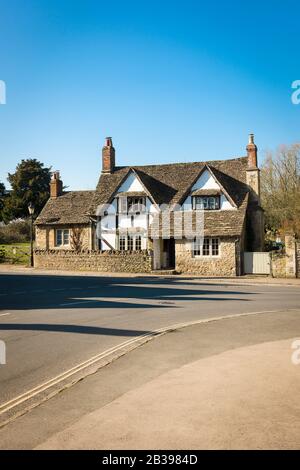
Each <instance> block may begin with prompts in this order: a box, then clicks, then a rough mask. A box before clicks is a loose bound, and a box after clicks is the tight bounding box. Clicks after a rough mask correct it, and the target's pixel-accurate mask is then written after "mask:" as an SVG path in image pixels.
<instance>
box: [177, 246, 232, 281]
mask: <svg viewBox="0 0 300 470" xmlns="http://www.w3.org/2000/svg"><path fill="white" fill-rule="evenodd" d="M191 247H192V245H191V242H189V241H188V240H184V239H183V240H176V243H175V254H176V271H178V272H180V273H192V274H199V275H201V276H236V274H237V267H236V246H235V239H234V238H220V245H219V249H220V254H219V256H216V257H209V256H207V257H206V256H203V257H193V253H192V250H191Z"/></svg>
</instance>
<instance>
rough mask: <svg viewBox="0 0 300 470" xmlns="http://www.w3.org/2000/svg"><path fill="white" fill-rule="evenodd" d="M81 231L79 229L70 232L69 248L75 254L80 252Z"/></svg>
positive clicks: (81, 244)
mask: <svg viewBox="0 0 300 470" xmlns="http://www.w3.org/2000/svg"><path fill="white" fill-rule="evenodd" d="M82 235H83V230H82V228H81V227H75V228H72V231H71V248H72V250H75V251H76V253H80V251H82V246H83V240H82Z"/></svg>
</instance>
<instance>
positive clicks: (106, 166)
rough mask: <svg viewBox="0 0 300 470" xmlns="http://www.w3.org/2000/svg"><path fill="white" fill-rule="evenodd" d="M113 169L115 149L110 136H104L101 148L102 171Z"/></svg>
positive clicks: (111, 171) (112, 170) (106, 171)
mask: <svg viewBox="0 0 300 470" xmlns="http://www.w3.org/2000/svg"><path fill="white" fill-rule="evenodd" d="M114 169H115V149H114V146H113V143H112V138H111V137H106V139H105V145H104V147H103V148H102V173H113V172H114Z"/></svg>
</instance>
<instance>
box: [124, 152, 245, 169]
mask: <svg viewBox="0 0 300 470" xmlns="http://www.w3.org/2000/svg"><path fill="white" fill-rule="evenodd" d="M247 158H248V157H247V156H245V155H244V156H241V157H232V158H223V159H220V160H195V161H189V162H167V163H153V164H151V163H150V164H145V165H120V166H116V170H121V169H124V168H149V167H157V166H170V165H195V164H203V165H205V164H207V165H212V164H213V163H222V162H234V161H238V160H246V159H247Z"/></svg>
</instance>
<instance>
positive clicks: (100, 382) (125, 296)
mask: <svg viewBox="0 0 300 470" xmlns="http://www.w3.org/2000/svg"><path fill="white" fill-rule="evenodd" d="M235 281H236V280H235V279H224V280H222V281H221V280H216V279H215V280H205V279H199V278H190V277H189V278H187V277H181V276H180V277H179V276H178V277H177V276H176V277H171V278H168V277H167V278H164V277H156V276H148V277H145V276H136V277H132V278H125V277H119V276H112V277H104V276H90V275H82V276H81V275H80V276H79V275H76V276H72V275H62V274H60V275H53V274H50V273H47V274H46V273H43V274H38V273H36V272H35V273H34V274H31V273H30V274H28V272H26V271H25V272H18V273H16V272H4V271H2V272H1V273H0V288H1V291H0V309H1V310H0V339H1V340H4V341H5V343H6V345H7V364H6V365H5V366H0V384H1V388H0V425H1V424H3V423H4V422H8V424H6V425H5V426H4V427H2V428H0V448H3V449H4V448H25V449H27V448H36V447H39V446H44V447H45V448H51V446H52V448H57V447H59V446H60V445H61V446H64V447H63V448H77V447H78V448H91V447H92V448H107V447H108V448H131V447H132V445H133V447H135V448H144V446H145V445H146V444H145V443H147V445H146V448H149V446H150V443H151V446H152V447H154V448H163V447H165V448H184V447H186V448H193V447H194V448H201V445H202V446H203V448H213V447H214V446H216V447H217V448H223V447H222V446H224V448H229V447H230V446H233V447H238V446H245V445H246V444H247V442H248V444H247V445H251V446H254V447H256V446H257V448H259V445H262V446H267V447H268V446H269V447H270V446H275V447H276V446H278V445H279V444H280V445H281V446H285V447H288V446H292V447H293V448H295V447H296V446H299V442H298V440H297V436H294V434H293V432H292V430H291V429H288V427H289V426H291V423H292V424H293V429H295V430H297V431H299V430H298V427H297V422H298V419H299V416H298V412H299V409H298V408H297V399H295V400H294V401H293V400H292V395H293V396H294V395H297V391H298V389H299V383H298V382H297V378H298V377H299V371H300V369H299V368H297V367H296V366H294V365H293V366H292V367H291V361H290V355H291V341H292V340H293V339H295V338H297V337H299V338H300V320H299V319H300V316H299V313H300V290H299V289H297V288H295V286H291V285H266V284H261V285H260V284H243V285H238V284H237V283H236V282H235ZM268 312H269V313H268ZM190 323H194V325H193V326H188V327H186V328H182V326H183V325H184V324H190ZM178 324H181V326H180V327H178ZM174 325H177V327H175V328H174ZM159 331H160V332H161V331H163V332H166V331H173V332H169V333H167V334H164V335H163V336H159V335H158V332H159ZM159 334H161V333H159ZM149 340H152V341H149ZM269 343H270V345H269ZM264 348H266V349H264ZM272 348H273V349H272ZM270 351H271V352H270ZM220 355H222V360H221V362H219V361H220ZM267 357H269V358H270V361H269V366H270V367H271V369H270V370H272V371H273V372H274V376H273V375H272V377H273V379H274V380H273V381H272V380H270V377H269V380H267V381H266V380H264V377H266V376H268V364H267V362H268V361H267V362H265V358H267ZM283 357H285V359H284V360H283V359H282V358H283ZM117 358H118V359H117ZM281 359H282V361H281ZM272 361H273V362H272ZM218 364H219V365H218ZM220 364H223V365H226V364H227V366H226V368H225V375H224V370H223V369H222V368H221V369H220V367H221V366H220ZM248 364H249V366H248ZM231 365H232V368H231ZM299 367H300V366H299ZM79 370H80V374H81V375H79V376H78V375H75V372H76V374H78V372H79ZM209 370H211V371H214V374H212V375H211V374H209ZM255 372H256V373H255ZM273 372H272V374H273ZM172 374H173V375H172ZM174 374H175V375H174ZM269 375H270V374H269ZM193 377H194V378H193ZM203 377H205V380H203ZM280 377H281V378H282V379H279V378H280ZM239 378H240V383H239ZM62 379H64V380H62ZM83 379H84V380H83ZM198 379H199V380H198ZM200 379H201V380H200ZM225 379H226V380H225ZM246 379H247V380H246ZM197 380H198V381H197ZM176 381H177V382H176ZM192 382H193V383H194V388H193V386H192ZM176 383H177V388H176V386H175V384H176ZM221 383H224V387H223V389H222V386H221ZM74 384H76V385H74ZM184 384H189V386H188V387H184ZM246 384H248V389H245V388H243V386H246ZM276 384H277V385H276ZM53 385H55V387H53ZM254 385H255V386H254ZM279 385H280V387H282V388H280V387H279ZM253 386H254V390H257V395H253V393H254V392H253V393H252V391H251V387H252V388H253ZM268 387H269V388H268ZM270 387H271V389H270ZM276 387H277V388H276ZM163 390H168V398H167V397H166V395H164V394H163V393H162V394H161V395H159V391H161V392H162V391H163ZM197 390H200V395H199V394H198V398H197V392H196V391H197ZM263 390H265V392H264V393H265V394H264V393H262V391H263ZM274 390H275V391H278V395H277V396H276V394H275V393H274ZM173 391H174V393H173ZM229 391H230V393H229ZM235 391H236V393H235ZM291 391H293V393H292V392H291ZM295 391H296V393H295ZM59 392H61V393H59ZM221 392H222V393H223V394H222V393H221ZM151 396H152V397H156V399H155V400H154V401H153V400H152V405H151ZM179 396H180V397H181V400H179V401H178V399H177V397H179ZM186 396H188V397H190V399H189V400H188V401H187V398H186ZM199 396H200V397H201V400H200V401H199ZM242 396H244V397H245V400H244V401H243V405H241V397H242ZM298 396H299V394H298ZM50 397H51V399H50ZM132 397H134V398H132ZM184 397H185V398H184ZM209 397H211V399H215V400H216V401H215V402H214V401H211V402H210V401H209ZM268 397H271V398H269V399H268ZM276 397H277V398H276ZM285 397H286V398H285ZM248 398H249V400H250V398H251V400H252V402H250V403H249V402H248V401H247V400H248ZM273 398H274V400H275V401H274V402H272V400H273ZM132 399H133V401H130V400H132ZM268 400H269V401H268ZM276 400H277V402H276ZM135 402H136V403H137V404H139V405H138V406H136V407H135V406H133V403H135ZM118 403H120V406H119V405H118ZM130 403H131V405H130ZM180 403H181V404H182V406H183V408H182V409H181V408H180V406H179V405H180ZM268 403H270V404H271V405H272V403H273V405H272V406H271V408H270V410H271V411H272V410H273V411H272V412H271V411H270V414H268V415H264V414H263V413H262V414H261V415H260V413H258V410H261V411H262V412H263V411H264V410H265V409H266V408H267V404H268ZM276 403H278V404H281V406H280V413H278V415H276V413H275V411H274V410H275V409H276ZM172 404H173V405H172ZM222 404H224V407H223V405H222ZM169 405H170V406H171V408H172V410H173V411H172V413H170V408H168V406H169ZM253 407H254V408H255V412H253V409H254V408H253ZM8 408H9V410H8ZM108 408H109V411H108V412H107V411H106V410H107V409H108ZM188 409H189V410H190V412H188ZM126 410H127V411H128V410H129V411H130V413H131V414H129V415H128V414H126V413H127V411H126ZM143 410H144V411H143ZM180 410H181V411H180ZM195 410H199V413H200V414H199V417H198V418H199V419H198V421H197V420H196V421H195V424H194V425H193V426H192V425H191V426H189V425H188V422H190V421H191V422H193V420H192V417H193V415H195ZM205 410H206V411H207V412H208V410H210V411H211V414H210V415H206V414H205V412H206V411H205ZM214 410H215V411H216V415H214V414H213V411H214ZM226 410H228V413H229V414H228V416H230V419H229V418H228V416H227V418H228V419H227V418H226V419H225V418H224V416H225V415H224V413H225V411H226ZM288 410H290V411H291V414H292V415H293V416H295V417H296V418H295V420H293V419H292V418H291V414H289V413H288ZM285 412H286V414H285ZM106 413H108V414H106ZM135 413H137V414H135ZM178 413H179V415H178ZM180 413H181V414H180ZM239 413H241V414H240V415H239ZM253 413H254V416H255V420H254V421H253V422H254V424H253V426H254V427H253V433H254V435H255V434H257V435H259V433H258V431H257V432H255V426H258V427H257V429H261V426H262V424H261V423H262V422H263V420H264V419H267V420H268V419H269V420H270V423H271V424H272V426H271V425H270V426H269V427H268V425H266V428H268V430H269V437H270V440H269V441H266V440H264V439H263V436H267V435H268V432H266V429H264V430H263V432H262V433H261V438H259V439H257V440H256V441H255V436H253V435H252V437H251V435H250V434H247V432H248V431H249V429H250V427H247V430H248V431H247V432H246V431H245V429H244V428H243V426H242V421H243V419H246V420H250V422H252V421H251V419H252V418H253ZM232 414H233V415H234V416H236V420H235V419H233V415H232ZM173 415H174V420H173ZM231 415H232V416H231ZM156 416H157V417H158V424H157V426H158V427H160V429H161V432H158V431H157V432H156V427H155V423H154V421H155V420H156ZM180 416H181V418H182V420H183V421H182V420H181V419H179V418H180ZM184 416H187V417H188V418H187V422H186V424H184V419H185V418H184ZM251 416H252V418H251ZM171 417H172V419H171ZM175 417H176V419H175ZM1 418H5V419H4V421H2V422H1ZM256 418H257V420H256ZM279 418H280V419H279ZM207 419H212V423H215V425H213V426H212V430H210V432H207V433H204V427H203V426H204V425H203V423H204V422H206V423H207ZM99 420H100V421H99ZM177 420H178V423H180V425H178V426H176V422H177ZM202 420H203V421H202ZM231 422H232V423H235V426H233V428H232V429H231V428H230V429H229V428H228V425H229V424H230V423H231ZM247 422H248V421H247ZM275 422H276V423H277V425H278V426H279V428H280V430H282V432H281V431H280V432H278V436H279V437H278V439H277V440H276V439H275V437H274V436H275V434H276V433H275V432H274V423H275ZM97 423H98V424H97ZM99 423H101V425H99ZM129 423H130V426H129ZM134 423H140V424H139V425H137V426H135V425H134ZM159 423H160V424H159ZM201 423H202V425H201ZM222 423H223V424H222ZM226 423H227V424H226ZM277 425H276V426H277ZM77 426H78V427H77ZM201 426H202V427H201ZM151 427H152V428H151ZM172 427H173V428H174V429H173V432H171V428H172ZM97 428H98V432H96V430H97ZM125 428H127V429H128V433H126V432H125ZM147 429H148V431H149V429H153V430H154V432H151V433H150V434H153V435H152V439H153V440H151V439H150V437H149V432H148V434H147V432H146V430H147ZM213 429H214V432H215V434H214V432H213ZM238 429H242V431H243V435H245V440H244V442H243V441H242V440H241V439H238V436H239V432H238ZM272 429H273V431H272ZM88 430H90V431H88ZM138 430H139V431H138ZM174 430H175V431H176V432H175V431H174ZM197 430H199V432H198V431H197ZM102 431H103V432H102ZM196 431H197V432H198V434H197V436H198V438H197V439H196V438H195V437H193V434H195V433H196ZM227 431H228V433H229V434H228V435H229V436H232V439H231V440H230V442H229V441H228V439H227V437H226V436H227V435H225V434H226V432H227ZM137 432H138V434H139V436H140V439H137ZM156 434H157V440H155V439H156ZM298 434H299V435H300V433H299V432H298ZM221 435H223V436H224V437H223V440H222V439H221V437H220V436H221ZM130 436H132V438H131V437H130ZM158 436H160V438H158ZM167 436H169V439H167ZM170 436H171V437H170ZM172 436H173V437H172ZM209 436H210V437H209ZM218 436H219V437H218ZM188 438H189V440H188V441H187V440H186V439H188ZM149 439H150V440H149ZM280 440H281V441H282V442H281V441H280ZM279 441H280V442H281V443H280V442H279ZM188 442H190V444H189V445H188Z"/></svg>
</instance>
